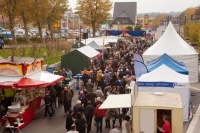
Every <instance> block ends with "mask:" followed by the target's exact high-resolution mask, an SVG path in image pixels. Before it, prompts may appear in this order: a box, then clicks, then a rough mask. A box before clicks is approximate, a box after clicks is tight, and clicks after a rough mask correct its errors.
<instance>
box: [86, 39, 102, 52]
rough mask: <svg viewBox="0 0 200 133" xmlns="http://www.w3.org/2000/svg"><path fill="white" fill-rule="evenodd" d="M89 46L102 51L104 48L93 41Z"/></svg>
mask: <svg viewBox="0 0 200 133" xmlns="http://www.w3.org/2000/svg"><path fill="white" fill-rule="evenodd" d="M88 46H90V47H92V48H94V49H95V50H102V47H101V46H99V45H98V44H97V43H96V42H95V41H92V42H91V43H89V44H88Z"/></svg>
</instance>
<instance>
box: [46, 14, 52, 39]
mask: <svg viewBox="0 0 200 133" xmlns="http://www.w3.org/2000/svg"><path fill="white" fill-rule="evenodd" d="M47 25H48V29H49V31H50V36H51V38H53V32H52V28H51V18H50V17H48V18H47Z"/></svg>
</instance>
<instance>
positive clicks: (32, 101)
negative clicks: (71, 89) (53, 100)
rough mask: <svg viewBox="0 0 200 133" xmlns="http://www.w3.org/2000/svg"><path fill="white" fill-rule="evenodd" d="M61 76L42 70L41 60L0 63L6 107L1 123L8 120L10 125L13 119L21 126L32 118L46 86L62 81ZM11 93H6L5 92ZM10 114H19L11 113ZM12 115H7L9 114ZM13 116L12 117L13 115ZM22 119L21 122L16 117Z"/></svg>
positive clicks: (0, 84) (1, 83)
mask: <svg viewBox="0 0 200 133" xmlns="http://www.w3.org/2000/svg"><path fill="white" fill-rule="evenodd" d="M63 78H64V77H63V76H59V75H54V74H52V73H49V72H46V71H42V60H34V61H33V62H31V63H27V62H26V63H20V64H16V63H13V62H12V63H11V62H1V63H0V88H2V89H4V92H5V91H6V92H7V93H5V94H4V100H5V101H6V104H5V105H4V107H5V108H6V109H8V112H7V115H6V116H5V117H3V119H2V123H5V121H6V120H8V122H9V124H10V125H11V126H12V125H13V121H15V122H18V125H20V127H19V128H23V127H24V126H26V125H27V124H28V123H29V122H31V121H32V120H33V119H34V116H35V111H36V110H38V109H39V108H40V106H41V100H42V97H44V96H45V92H46V88H45V87H46V86H49V85H54V84H55V83H57V82H59V81H62V80H63ZM9 93H10V94H12V95H7V94H9ZM12 114H19V116H17V115H12ZM10 115H11V116H12V117H9V116H10ZM13 116H14V117H13ZM19 117H20V118H22V119H23V124H21V123H20V122H19V121H18V118H19ZM11 122H12V123H11Z"/></svg>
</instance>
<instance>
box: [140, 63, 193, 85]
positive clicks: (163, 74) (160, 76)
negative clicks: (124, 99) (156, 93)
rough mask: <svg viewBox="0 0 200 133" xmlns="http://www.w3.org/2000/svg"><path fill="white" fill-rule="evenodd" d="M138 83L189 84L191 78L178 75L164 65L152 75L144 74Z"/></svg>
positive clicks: (151, 73)
mask: <svg viewBox="0 0 200 133" xmlns="http://www.w3.org/2000/svg"><path fill="white" fill-rule="evenodd" d="M138 82H176V83H189V76H188V75H183V74H180V73H177V72H175V71H174V70H172V69H170V68H169V67H167V66H166V65H162V66H160V67H158V68H157V69H155V70H154V71H152V72H150V73H146V74H143V75H142V76H141V77H140V78H139V79H138Z"/></svg>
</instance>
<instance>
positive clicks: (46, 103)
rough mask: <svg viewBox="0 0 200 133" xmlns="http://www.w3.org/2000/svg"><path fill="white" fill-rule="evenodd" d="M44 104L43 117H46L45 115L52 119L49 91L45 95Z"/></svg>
mask: <svg viewBox="0 0 200 133" xmlns="http://www.w3.org/2000/svg"><path fill="white" fill-rule="evenodd" d="M44 102H45V114H44V117H46V116H47V113H48V114H49V116H50V118H51V117H52V114H51V112H50V107H51V96H50V95H49V91H47V95H46V97H45V98H44Z"/></svg>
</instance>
